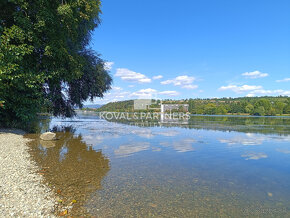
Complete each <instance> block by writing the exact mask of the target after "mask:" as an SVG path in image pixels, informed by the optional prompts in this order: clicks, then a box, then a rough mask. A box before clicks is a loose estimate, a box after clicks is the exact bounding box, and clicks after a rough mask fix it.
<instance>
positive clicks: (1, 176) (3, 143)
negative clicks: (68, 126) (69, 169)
mask: <svg viewBox="0 0 290 218" xmlns="http://www.w3.org/2000/svg"><path fill="white" fill-rule="evenodd" d="M23 133H24V132H22V131H20V130H7V129H0V217H54V208H55V204H56V203H55V199H54V194H53V192H52V191H51V190H50V189H49V188H48V187H47V186H45V185H44V184H43V183H42V180H43V178H42V176H41V175H40V174H39V173H37V171H38V170H39V169H38V167H37V166H36V164H35V163H33V162H32V161H31V160H30V156H29V153H28V151H27V149H28V147H27V145H26V143H27V142H28V139H25V138H23Z"/></svg>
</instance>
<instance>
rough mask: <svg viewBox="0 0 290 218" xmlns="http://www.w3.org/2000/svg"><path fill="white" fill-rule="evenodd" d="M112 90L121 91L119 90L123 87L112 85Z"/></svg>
mask: <svg viewBox="0 0 290 218" xmlns="http://www.w3.org/2000/svg"><path fill="white" fill-rule="evenodd" d="M112 90H116V91H121V90H123V88H121V87H119V86H112Z"/></svg>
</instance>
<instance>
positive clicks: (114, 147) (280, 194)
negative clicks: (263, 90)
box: [27, 113, 290, 217]
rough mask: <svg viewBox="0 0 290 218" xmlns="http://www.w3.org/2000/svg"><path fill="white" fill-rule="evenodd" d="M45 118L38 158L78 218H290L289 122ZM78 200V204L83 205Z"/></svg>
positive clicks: (34, 150) (35, 145)
mask: <svg viewBox="0 0 290 218" xmlns="http://www.w3.org/2000/svg"><path fill="white" fill-rule="evenodd" d="M134 124H136V123H134V122H125V121H122V122H112V121H111V122H109V121H106V120H103V119H100V118H99V117H98V116H96V115H95V114H93V113H80V114H78V117H76V118H74V119H58V118H52V119H51V120H45V119H44V120H41V122H40V123H39V131H47V130H53V131H55V132H57V136H58V138H59V140H57V141H56V142H51V143H47V142H43V141H40V140H38V136H39V135H38V134H29V135H27V137H29V138H34V139H36V140H34V141H32V142H31V143H30V148H31V151H30V152H31V154H32V158H33V160H34V161H36V162H37V164H38V165H39V166H40V167H41V169H42V170H41V171H40V173H41V174H42V175H43V176H44V178H45V181H46V183H48V184H49V185H50V186H51V187H53V188H54V190H55V192H56V194H57V195H58V196H59V200H60V202H61V204H62V205H65V206H66V205H71V207H72V208H73V209H70V210H69V214H71V215H75V216H78V215H93V216H97V217H152V216H155V217H245V216H247V217H290V185H289V184H290V118H287V117H284V118H283V117H279V118H271V117H260V118H258V117H222V116H221V117H219V116H217V117H212V116H204V117H202V116H193V117H191V119H190V120H189V121H188V122H187V123H176V122H175V123H170V122H152V123H150V122H149V123H148V122H147V123H141V122H140V123H137V125H134ZM74 200H75V201H76V203H72V201H73V202H75V201H74Z"/></svg>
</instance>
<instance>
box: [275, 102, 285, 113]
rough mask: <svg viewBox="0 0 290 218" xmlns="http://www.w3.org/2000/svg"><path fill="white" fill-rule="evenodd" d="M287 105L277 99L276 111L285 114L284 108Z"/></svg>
mask: <svg viewBox="0 0 290 218" xmlns="http://www.w3.org/2000/svg"><path fill="white" fill-rule="evenodd" d="M284 107H285V104H284V103H283V102H281V101H277V102H275V108H276V111H277V112H278V113H279V114H280V115H282V114H283V109H284Z"/></svg>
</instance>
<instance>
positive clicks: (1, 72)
mask: <svg viewBox="0 0 290 218" xmlns="http://www.w3.org/2000/svg"><path fill="white" fill-rule="evenodd" d="M100 13H101V11H100V0H70V1H53V0H33V1H28V0H11V1H1V2H0V103H1V102H2V103H1V105H2V104H3V106H1V105H0V122H1V123H6V124H9V123H11V122H12V121H14V122H18V121H20V122H28V121H30V120H31V119H33V118H34V117H35V115H36V113H37V112H40V111H42V110H45V111H46V112H52V113H53V114H54V115H56V116H73V115H74V110H73V108H74V107H76V106H78V107H82V102H83V101H85V100H87V99H88V98H89V99H93V98H94V97H102V96H103V93H104V92H106V91H107V90H108V89H109V88H110V85H111V77H110V75H109V74H108V72H107V71H106V70H105V69H104V61H103V60H102V59H101V58H100V57H99V55H98V54H96V53H94V52H93V51H92V50H90V48H89V47H88V45H89V42H90V37H91V33H92V31H93V30H94V29H95V28H96V27H97V26H98V24H99V22H100V19H99V14H100ZM4 102H5V103H4Z"/></svg>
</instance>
